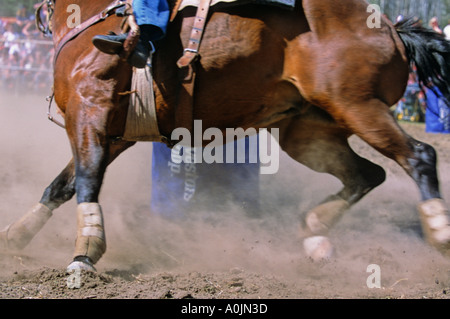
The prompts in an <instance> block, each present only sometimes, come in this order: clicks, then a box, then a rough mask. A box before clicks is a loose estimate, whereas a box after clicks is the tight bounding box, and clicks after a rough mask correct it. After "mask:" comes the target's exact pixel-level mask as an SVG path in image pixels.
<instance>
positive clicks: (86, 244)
mask: <svg viewBox="0 0 450 319" xmlns="http://www.w3.org/2000/svg"><path fill="white" fill-rule="evenodd" d="M110 109H111V108H110V107H108V105H104V104H103V105H102V104H101V103H99V104H98V105H95V106H92V105H82V104H81V105H80V106H77V107H76V108H75V110H74V111H69V112H68V114H66V125H67V134H68V136H69V139H70V142H71V146H72V152H73V155H74V160H75V192H76V200H77V204H78V205H77V238H76V242H75V251H74V254H73V261H72V263H71V264H70V265H69V266H68V270H73V269H85V270H91V271H93V270H95V268H94V264H96V263H97V261H98V260H99V259H100V258H101V257H102V255H103V253H104V252H105V251H106V238H105V230H104V223H103V213H102V208H101V206H100V204H99V200H98V198H99V193H100V188H101V185H102V182H103V177H104V173H105V171H106V167H107V165H108V164H109V162H110V161H111V160H112V158H111V157H115V156H116V155H115V154H114V153H120V152H121V151H123V150H124V149H125V148H127V147H128V146H129V144H127V143H123V144H121V145H118V146H113V145H111V144H110V140H109V137H108V135H107V132H106V130H107V129H106V126H107V124H106V123H107V122H108V120H107V118H108V113H109V110H110ZM110 148H115V149H116V150H114V149H110ZM110 153H111V155H110Z"/></svg>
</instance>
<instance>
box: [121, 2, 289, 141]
mask: <svg viewBox="0 0 450 319" xmlns="http://www.w3.org/2000/svg"><path fill="white" fill-rule="evenodd" d="M219 2H223V3H227V4H229V5H243V4H249V3H256V4H266V5H276V6H281V7H283V8H285V9H293V8H294V7H295V0H177V1H176V2H175V5H174V7H173V10H172V14H171V17H170V21H173V20H174V19H175V17H176V16H177V14H178V12H180V11H181V10H183V9H184V8H186V7H188V6H193V7H197V11H196V16H195V19H194V24H193V25H192V26H190V25H188V24H187V23H183V26H182V27H183V28H191V33H190V38H189V41H188V45H187V47H186V48H184V51H183V55H182V56H181V57H180V59H179V60H178V62H177V66H178V68H179V69H180V74H181V76H180V77H181V79H182V80H181V83H180V85H181V87H180V90H179V91H178V92H179V93H178V103H177V107H176V111H175V122H176V123H175V124H176V127H185V128H187V129H188V130H191V129H193V123H194V118H193V113H194V110H193V109H194V87H195V77H196V64H195V62H196V61H197V60H198V57H199V48H200V45H201V40H202V35H203V31H204V29H205V25H206V20H207V17H208V12H209V8H210V7H211V6H214V5H216V4H218V3H219ZM131 23H132V28H131V29H132V30H133V29H134V30H137V29H139V28H138V27H137V26H136V25H135V23H134V22H133V19H131ZM135 32H138V31H135ZM133 43H134V42H133ZM125 49H126V50H132V47H128V48H125ZM128 52H130V51H128ZM132 86H133V87H132V92H134V93H135V95H134V96H132V98H131V100H130V107H129V109H128V117H127V124H126V128H125V133H124V136H123V139H126V140H132V141H143V140H145V141H149V140H151V141H155V140H158V141H161V142H164V143H166V144H167V145H168V146H169V147H172V146H173V145H174V144H175V143H174V142H173V141H171V139H170V137H167V136H161V134H160V132H159V130H158V125H157V120H156V111H155V105H154V100H153V83H152V80H151V71H150V70H145V69H144V70H142V69H134V72H133V81H132ZM149 93H150V94H149ZM139 94H141V95H142V96H143V97H146V98H147V99H143V98H142V97H139ZM143 114H146V115H147V116H142V115H143Z"/></svg>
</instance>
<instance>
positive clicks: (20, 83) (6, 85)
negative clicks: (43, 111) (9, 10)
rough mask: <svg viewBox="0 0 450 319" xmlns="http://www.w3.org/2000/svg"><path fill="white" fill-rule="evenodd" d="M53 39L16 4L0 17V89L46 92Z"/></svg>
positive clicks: (24, 9) (49, 76)
mask: <svg viewBox="0 0 450 319" xmlns="http://www.w3.org/2000/svg"><path fill="white" fill-rule="evenodd" d="M53 51H54V50H53V42H52V40H51V39H50V38H48V37H45V36H44V35H43V34H42V33H41V32H40V31H39V30H38V29H37V27H36V23H35V14H34V12H30V11H29V10H27V8H26V7H25V6H20V7H19V9H18V10H17V13H16V16H15V17H0V74H1V76H0V90H2V91H7V92H11V93H16V94H23V93H24V92H26V93H31V92H35V93H46V94H47V93H49V92H50V90H51V87H52V84H53V73H52V56H53Z"/></svg>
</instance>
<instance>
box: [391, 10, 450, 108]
mask: <svg viewBox="0 0 450 319" xmlns="http://www.w3.org/2000/svg"><path fill="white" fill-rule="evenodd" d="M395 28H396V30H397V32H398V34H399V36H400V38H401V39H402V41H403V43H404V45H405V47H406V52H407V55H408V59H409V62H410V63H411V64H412V65H415V67H416V70H417V77H418V81H419V85H420V86H421V87H422V88H423V87H427V88H429V89H431V90H432V91H433V92H435V94H437V95H438V92H436V89H435V88H438V89H439V91H440V92H441V94H442V95H443V96H444V98H445V100H446V104H447V106H449V107H450V41H448V40H446V39H445V36H444V35H442V34H440V33H437V32H435V31H433V30H431V29H428V28H426V27H424V26H422V24H421V23H420V21H419V19H418V18H414V17H410V18H407V19H404V20H401V21H400V22H398V23H396V24H395Z"/></svg>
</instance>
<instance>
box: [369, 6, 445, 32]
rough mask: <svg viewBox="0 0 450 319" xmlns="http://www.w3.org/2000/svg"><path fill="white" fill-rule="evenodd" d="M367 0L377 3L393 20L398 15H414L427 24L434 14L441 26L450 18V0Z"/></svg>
mask: <svg viewBox="0 0 450 319" xmlns="http://www.w3.org/2000/svg"><path fill="white" fill-rule="evenodd" d="M369 2H370V3H372V4H377V5H379V6H380V8H381V11H382V12H383V13H385V14H386V15H387V16H388V17H389V19H391V21H394V22H395V19H396V18H397V16H399V15H403V16H405V17H409V16H416V17H418V18H420V19H421V20H422V22H423V23H424V25H428V21H430V20H431V18H432V17H435V16H436V17H438V19H439V22H440V26H441V28H443V27H445V25H446V24H447V22H448V19H449V18H450V0H369Z"/></svg>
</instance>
